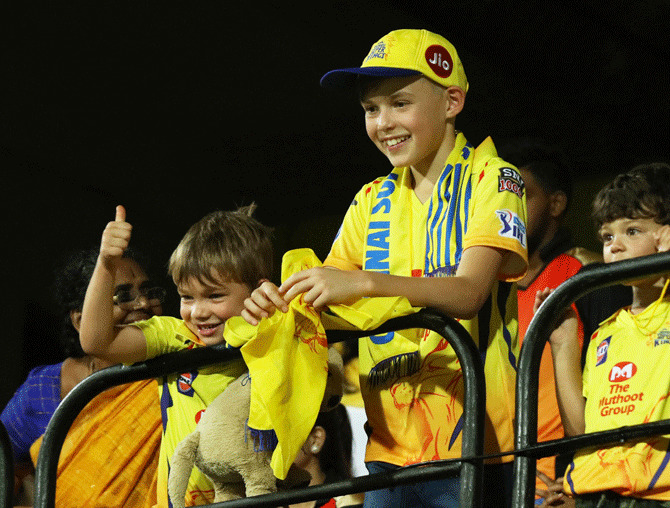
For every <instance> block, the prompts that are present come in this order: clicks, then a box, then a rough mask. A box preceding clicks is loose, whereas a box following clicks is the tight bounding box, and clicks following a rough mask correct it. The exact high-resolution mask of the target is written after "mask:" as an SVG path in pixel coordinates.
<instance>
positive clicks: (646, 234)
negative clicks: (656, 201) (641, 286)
mask: <svg viewBox="0 0 670 508" xmlns="http://www.w3.org/2000/svg"><path fill="white" fill-rule="evenodd" d="M663 227H664V226H663V225H662V224H658V223H657V222H656V221H654V219H651V218H645V219H629V218H625V217H624V218H621V219H616V220H614V221H612V222H606V223H605V224H603V225H602V227H601V228H600V231H599V232H598V235H599V236H600V240H601V241H602V242H603V259H604V261H605V263H613V262H615V261H622V260H624V259H633V258H638V257H641V256H648V255H650V254H655V253H656V252H658V251H659V249H658V236H657V235H658V233H659V231H660V230H661V228H663ZM638 282H639V281H637V282H631V283H629V285H636V284H637V283H638Z"/></svg>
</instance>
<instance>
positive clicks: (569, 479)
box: [565, 460, 575, 494]
mask: <svg viewBox="0 0 670 508" xmlns="http://www.w3.org/2000/svg"><path fill="white" fill-rule="evenodd" d="M574 470H575V461H574V460H573V461H572V462H570V465H569V466H568V469H567V470H566V471H565V479H566V480H567V482H568V485H570V492H571V493H572V494H575V481H574V480H573V479H572V472H573V471H574Z"/></svg>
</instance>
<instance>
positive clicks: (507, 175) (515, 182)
mask: <svg viewBox="0 0 670 508" xmlns="http://www.w3.org/2000/svg"><path fill="white" fill-rule="evenodd" d="M523 189H524V186H523V180H522V179H521V175H520V174H519V173H518V171H516V170H514V169H512V168H500V176H498V192H511V193H512V194H515V195H516V196H518V197H519V198H522V197H523Z"/></svg>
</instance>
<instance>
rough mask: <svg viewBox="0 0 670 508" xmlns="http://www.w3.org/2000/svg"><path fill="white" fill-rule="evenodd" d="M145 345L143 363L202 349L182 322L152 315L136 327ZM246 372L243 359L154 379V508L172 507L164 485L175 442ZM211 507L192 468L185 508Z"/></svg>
mask: <svg viewBox="0 0 670 508" xmlns="http://www.w3.org/2000/svg"><path fill="white" fill-rule="evenodd" d="M134 326H138V327H139V328H140V329H141V330H142V332H143V333H144V337H145V339H146V341H147V359H149V358H155V357H157V356H160V355H163V354H166V353H171V352H174V351H181V350H184V349H192V348H195V347H204V344H203V343H202V342H200V341H199V339H198V338H197V337H196V336H195V335H194V334H193V333H192V332H191V331H190V330H189V329H188V328H187V327H186V325H185V324H184V322H183V321H182V320H181V319H177V318H173V317H169V316H155V317H153V318H151V319H149V320H147V321H141V322H139V323H135V324H134ZM245 370H246V365H245V363H244V361H243V360H241V359H240V360H235V361H233V362H230V363H225V364H221V365H212V366H209V367H204V368H200V369H194V370H193V371H191V372H182V373H179V374H172V375H169V376H164V377H163V378H161V379H159V380H158V392H159V393H158V394H159V398H160V406H161V416H162V419H163V436H162V440H161V449H160V458H159V464H158V478H157V488H158V495H157V498H158V506H159V507H161V508H167V507H170V506H172V503H171V502H170V501H169V500H168V493H167V481H168V475H169V471H170V462H171V460H172V455H173V454H174V450H175V448H176V446H177V444H179V442H180V441H181V440H182V439H184V438H185V437H186V436H187V435H188V434H190V433H191V432H193V431H194V430H195V426H196V424H197V423H198V421H199V420H200V417H201V416H202V413H203V412H204V411H205V409H206V408H207V406H209V404H210V403H211V402H212V401H213V400H214V399H215V398H216V397H217V396H218V395H219V394H220V393H221V392H223V390H225V389H226V387H227V386H228V385H229V384H230V383H231V382H232V381H234V380H235V379H237V378H238V377H239V376H240V375H241V374H242V373H243V372H244V371H245ZM213 502H214V486H213V485H212V483H211V482H210V481H209V479H208V478H207V477H206V476H205V475H204V474H202V473H201V472H200V471H199V470H198V468H197V467H194V468H193V472H192V473H191V477H190V478H189V483H188V488H187V490H186V506H195V505H202V504H211V503H213Z"/></svg>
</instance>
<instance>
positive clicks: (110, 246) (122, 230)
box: [100, 205, 133, 262]
mask: <svg viewBox="0 0 670 508" xmlns="http://www.w3.org/2000/svg"><path fill="white" fill-rule="evenodd" d="M132 229H133V227H132V226H131V225H130V224H128V223H127V222H126V209H125V208H124V207H123V206H121V205H119V206H117V207H116V217H115V219H114V220H113V221H112V222H110V223H108V224H107V227H106V228H105V231H103V233H102V242H101V243H100V257H101V258H102V259H103V260H104V261H108V262H114V261H116V260H118V259H120V258H121V257H122V256H123V253H124V252H125V251H126V249H127V248H128V243H129V242H130V233H131V230H132Z"/></svg>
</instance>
